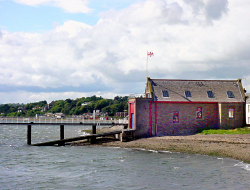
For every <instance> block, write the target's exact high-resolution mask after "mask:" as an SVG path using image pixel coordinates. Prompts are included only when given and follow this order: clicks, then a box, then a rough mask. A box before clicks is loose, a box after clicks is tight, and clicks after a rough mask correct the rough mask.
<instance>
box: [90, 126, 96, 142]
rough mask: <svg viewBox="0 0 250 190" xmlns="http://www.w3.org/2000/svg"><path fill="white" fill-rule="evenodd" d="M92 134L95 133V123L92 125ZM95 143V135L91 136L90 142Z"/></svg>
mask: <svg viewBox="0 0 250 190" xmlns="http://www.w3.org/2000/svg"><path fill="white" fill-rule="evenodd" d="M92 134H93V135H94V134H96V124H94V125H92ZM94 143H96V137H91V144H94Z"/></svg>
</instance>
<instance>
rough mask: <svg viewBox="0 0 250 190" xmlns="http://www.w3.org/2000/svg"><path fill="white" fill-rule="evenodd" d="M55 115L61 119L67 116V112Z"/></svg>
mask: <svg viewBox="0 0 250 190" xmlns="http://www.w3.org/2000/svg"><path fill="white" fill-rule="evenodd" d="M54 117H56V118H58V119H61V118H65V114H64V113H55V114H54Z"/></svg>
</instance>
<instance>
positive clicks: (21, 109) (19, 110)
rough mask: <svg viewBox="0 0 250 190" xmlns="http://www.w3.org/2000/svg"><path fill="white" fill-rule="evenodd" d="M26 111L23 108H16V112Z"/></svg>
mask: <svg viewBox="0 0 250 190" xmlns="http://www.w3.org/2000/svg"><path fill="white" fill-rule="evenodd" d="M25 110H26V108H24V107H18V108H17V112H23V111H25Z"/></svg>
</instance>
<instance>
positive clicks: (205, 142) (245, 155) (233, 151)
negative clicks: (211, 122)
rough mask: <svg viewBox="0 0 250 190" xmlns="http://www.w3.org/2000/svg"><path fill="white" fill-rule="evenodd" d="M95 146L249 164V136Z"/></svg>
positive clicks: (109, 142)
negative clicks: (179, 154) (213, 157)
mask: <svg viewBox="0 0 250 190" xmlns="http://www.w3.org/2000/svg"><path fill="white" fill-rule="evenodd" d="M72 145H77V146H81V145H88V143H83V142H78V143H73V144H72ZM96 146H105V147H121V148H142V149H147V150H156V151H171V152H182V153H190V154H204V155H210V156H218V157H228V158H233V159H236V160H240V161H243V162H246V163H250V134H243V135H217V134H216V135H215V134H213V135H199V134H196V135H188V136H163V137H151V138H142V139H137V140H133V141H129V142H120V141H115V140H112V139H110V140H107V139H106V140H105V141H104V140H101V139H100V140H98V141H97V144H96Z"/></svg>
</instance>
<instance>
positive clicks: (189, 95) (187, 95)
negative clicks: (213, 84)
mask: <svg viewBox="0 0 250 190" xmlns="http://www.w3.org/2000/svg"><path fill="white" fill-rule="evenodd" d="M185 96H186V98H191V97H192V95H191V92H190V91H189V90H187V91H185Z"/></svg>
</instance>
